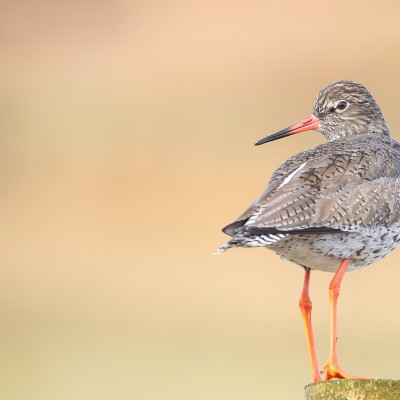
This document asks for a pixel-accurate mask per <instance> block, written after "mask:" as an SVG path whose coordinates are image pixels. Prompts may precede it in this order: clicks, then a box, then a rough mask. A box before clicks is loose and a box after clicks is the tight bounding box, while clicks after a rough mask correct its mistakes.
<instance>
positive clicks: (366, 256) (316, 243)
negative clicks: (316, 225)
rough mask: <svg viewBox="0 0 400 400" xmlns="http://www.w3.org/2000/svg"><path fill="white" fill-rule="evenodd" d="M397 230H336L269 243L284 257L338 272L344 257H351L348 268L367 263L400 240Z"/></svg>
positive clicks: (352, 268)
mask: <svg viewBox="0 0 400 400" xmlns="http://www.w3.org/2000/svg"><path fill="white" fill-rule="evenodd" d="M398 232H399V231H398V230H397V229H396V230H387V229H380V230H379V231H373V232H371V231H362V232H348V233H334V234H318V235H315V234H305V235H289V236H287V237H285V238H284V239H282V240H281V241H279V243H276V245H273V246H267V247H268V248H269V249H271V250H273V251H275V252H276V253H277V254H278V255H280V256H281V257H282V258H285V259H288V260H289V261H292V262H294V263H296V264H299V265H301V266H304V267H308V268H311V269H316V270H320V271H327V272H336V270H337V269H338V267H339V265H340V263H341V261H342V260H343V259H344V258H349V259H350V260H351V263H350V265H349V267H348V271H354V270H356V269H360V268H364V267H367V266H368V265H370V264H372V263H374V262H376V261H378V260H380V259H381V258H383V257H385V256H386V255H387V254H389V253H390V252H391V251H392V250H394V249H395V248H396V247H397V246H398V245H399V244H400V234H399V233H398Z"/></svg>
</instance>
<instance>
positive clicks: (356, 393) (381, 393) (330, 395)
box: [305, 379, 400, 400]
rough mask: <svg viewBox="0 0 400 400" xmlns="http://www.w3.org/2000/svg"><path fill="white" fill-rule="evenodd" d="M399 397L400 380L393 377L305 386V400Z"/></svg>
mask: <svg viewBox="0 0 400 400" xmlns="http://www.w3.org/2000/svg"><path fill="white" fill-rule="evenodd" d="M399 399H400V381H394V380H391V379H338V380H336V379H335V380H331V381H323V382H317V383H311V384H309V385H307V386H306V387H305V400H399Z"/></svg>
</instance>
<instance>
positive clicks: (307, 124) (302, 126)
mask: <svg viewBox="0 0 400 400" xmlns="http://www.w3.org/2000/svg"><path fill="white" fill-rule="evenodd" d="M320 122H321V120H320V119H319V118H317V117H316V116H315V115H314V114H311V116H310V117H308V118H306V119H304V120H303V121H301V122H299V123H298V124H294V125H292V126H289V128H286V129H282V130H281V131H279V132H276V133H273V134H272V135H269V136H266V137H265V138H263V139H260V140H259V141H258V142H257V143H256V144H255V145H256V146H258V145H260V144H264V143H267V142H272V141H273V140H278V139H282V138H284V137H286V136H290V135H294V134H296V133H299V132H304V131H310V130H313V129H318V128H319V123H320Z"/></svg>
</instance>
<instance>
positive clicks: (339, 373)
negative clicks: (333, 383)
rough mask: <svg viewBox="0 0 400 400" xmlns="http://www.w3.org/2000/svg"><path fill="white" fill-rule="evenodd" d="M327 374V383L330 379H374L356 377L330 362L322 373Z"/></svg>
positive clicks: (325, 378)
mask: <svg viewBox="0 0 400 400" xmlns="http://www.w3.org/2000/svg"><path fill="white" fill-rule="evenodd" d="M323 372H325V377H324V380H325V381H329V380H330V379H373V378H369V377H366V376H355V375H350V374H348V373H347V372H344V371H343V370H342V369H341V368H340V367H339V365H338V364H337V363H334V362H332V361H328V362H327V363H326V364H325V365H324V366H323V367H322V370H321V373H323Z"/></svg>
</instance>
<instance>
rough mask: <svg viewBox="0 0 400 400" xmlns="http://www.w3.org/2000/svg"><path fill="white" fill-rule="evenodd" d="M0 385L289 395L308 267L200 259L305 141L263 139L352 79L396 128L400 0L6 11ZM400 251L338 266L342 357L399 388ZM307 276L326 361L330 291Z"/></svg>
mask: <svg viewBox="0 0 400 400" xmlns="http://www.w3.org/2000/svg"><path fill="white" fill-rule="evenodd" d="M0 7H1V9H0V46H1V59H2V60H1V63H0V70H1V74H0V127H1V133H0V141H1V143H0V182H1V189H0V207H1V224H0V235H1V236H0V237H1V241H0V243H1V252H0V261H1V262H0V266H1V278H0V321H1V327H0V354H1V355H0V376H1V378H0V381H1V384H0V397H1V398H4V399H7V400H11V399H30V400H36V399H40V400H50V399H51V400H53V399H58V400H64V399H74V400H75V399H96V400H97V399H174V400H180V399H185V400H187V399H193V400H197V399H208V400H221V399H229V400H239V399H252V400H258V399H260V400H261V399H272V398H273V399H275V398H276V399H301V398H302V396H303V386H304V385H305V384H307V383H308V382H309V380H310V371H309V364H308V356H307V349H306V343H305V339H304V334H303V327H302V323H301V318H300V314H299V311H298V306H297V302H298V296H299V291H300V288H301V285H302V271H301V270H300V268H298V267H296V266H294V265H291V264H289V263H287V262H284V261H282V260H280V259H279V258H278V257H277V256H275V255H274V254H272V253H269V252H267V251H265V250H264V249H253V250H246V249H242V250H235V251H231V252H228V253H225V254H222V255H220V256H213V255H212V252H213V251H214V250H215V249H216V248H217V247H219V246H220V245H221V244H223V243H224V241H225V240H226V237H225V235H223V234H222V233H221V232H220V229H221V227H222V226H224V225H225V224H227V223H229V222H231V221H232V220H233V219H234V218H236V217H237V216H238V215H239V214H240V213H241V212H242V211H243V210H244V208H245V207H247V206H248V205H249V204H250V202H251V201H252V200H253V199H254V198H255V197H256V196H257V195H258V194H259V193H260V192H261V190H262V189H263V188H264V185H265V183H266V181H267V179H268V177H269V176H270V174H271V173H272V172H273V171H274V169H275V168H277V167H278V166H279V165H280V164H281V163H282V162H283V161H284V160H285V159H287V158H288V157H289V156H290V155H292V154H294V153H295V152H298V151H301V150H304V149H307V148H309V147H311V146H315V145H317V144H319V143H322V142H323V138H322V136H319V135H318V134H316V133H309V134H308V135H307V134H304V135H299V137H294V138H291V139H290V140H289V139H287V140H285V141H280V142H276V143H271V144H269V145H266V146H262V147H260V148H255V147H254V146H253V143H254V142H255V141H256V140H257V139H259V138H261V137H263V136H264V135H266V134H268V133H273V132H275V131H276V130H279V129H281V128H284V127H286V126H288V125H290V124H292V123H295V122H297V121H298V120H300V119H301V118H304V117H306V116H308V115H309V114H310V113H311V111H312V104H313V101H314V97H315V95H316V93H317V91H318V90H319V88H320V87H322V86H323V85H325V84H327V83H329V82H331V81H334V80H338V79H353V80H357V81H359V82H362V83H364V84H365V85H366V86H367V87H368V88H369V89H370V90H371V91H372V93H373V95H374V96H375V97H376V99H377V100H378V102H379V103H380V105H381V107H382V109H383V111H384V113H385V116H386V118H387V120H388V123H389V125H390V127H391V128H392V131H393V136H394V137H395V138H397V139H400V116H399V104H398V98H399V92H400V84H399V82H400V73H399V71H400V54H399V48H400V24H399V21H398V18H399V12H400V5H399V3H398V2H396V1H391V2H390V1H388V2H375V1H362V2H361V1H359V2H347V3H340V2H333V3H332V2H326V3H325V2H320V1H309V2H307V1H306V2H295V1H280V2H272V1H244V0H239V1H224V0H216V1H208V0H206V1H202V2H196V1H186V2H180V1H173V0H171V1H160V2H151V1H127V0H126V1H123V0H114V1H107V0H104V1H91V2H90V1H89V2H85V3H84V4H82V2H79V1H58V2H39V1H32V2H26V3H23V2H19V1H14V2H2V4H1V6H0ZM399 260H400V250H398V251H397V252H395V253H394V254H392V255H390V256H388V257H387V258H386V259H385V260H384V261H381V262H379V263H377V264H376V265H375V266H374V267H371V268H369V269H366V270H363V271H361V272H357V273H353V274H349V275H348V276H347V277H346V279H345V281H344V283H343V285H342V295H341V298H340V321H339V324H340V326H339V328H340V359H341V363H342V366H343V367H344V368H345V369H346V370H348V371H349V372H351V373H355V374H364V375H369V376H377V377H384V378H400V367H399V364H398V359H399V356H400V348H399V337H400V311H399V307H398V304H399V303H400V293H399V281H400V269H399ZM330 278H331V275H329V274H324V273H321V272H317V273H315V274H314V275H313V276H312V289H311V294H312V299H313V301H314V321H315V322H314V323H315V329H316V339H317V345H318V350H319V361H320V363H321V364H322V363H323V362H324V361H326V358H327V356H328V351H329V315H328V300H327V298H328V293H327V286H328V283H329V279H330Z"/></svg>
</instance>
